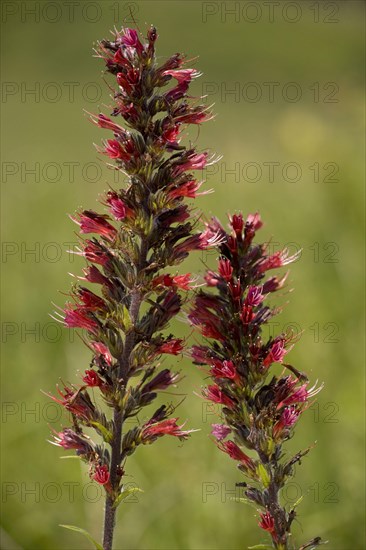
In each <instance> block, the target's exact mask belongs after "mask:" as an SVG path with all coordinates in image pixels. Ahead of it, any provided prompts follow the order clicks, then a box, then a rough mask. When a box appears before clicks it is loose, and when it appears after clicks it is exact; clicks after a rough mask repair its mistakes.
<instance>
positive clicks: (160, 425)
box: [141, 418, 194, 444]
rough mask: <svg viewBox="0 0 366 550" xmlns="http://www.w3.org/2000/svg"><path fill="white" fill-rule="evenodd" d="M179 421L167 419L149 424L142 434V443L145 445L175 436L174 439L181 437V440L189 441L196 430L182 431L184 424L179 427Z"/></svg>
mask: <svg viewBox="0 0 366 550" xmlns="http://www.w3.org/2000/svg"><path fill="white" fill-rule="evenodd" d="M177 420H178V418H167V419H166V420H162V421H161V422H154V423H152V424H150V422H151V421H150V422H148V423H147V424H145V426H144V428H143V429H142V432H141V438H142V442H143V443H144V444H146V443H152V442H153V441H155V440H156V439H157V438H158V437H161V436H163V435H173V436H174V437H179V439H187V437H188V436H189V434H190V433H191V432H193V431H194V430H182V428H183V426H184V424H182V426H178V425H177Z"/></svg>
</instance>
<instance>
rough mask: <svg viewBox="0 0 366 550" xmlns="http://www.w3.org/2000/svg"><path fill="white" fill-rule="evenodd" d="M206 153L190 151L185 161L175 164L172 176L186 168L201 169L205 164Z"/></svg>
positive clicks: (177, 174)
mask: <svg viewBox="0 0 366 550" xmlns="http://www.w3.org/2000/svg"><path fill="white" fill-rule="evenodd" d="M207 156H208V155H207V153H206V152H204V153H190V154H189V155H188V156H187V158H186V160H185V162H183V163H182V164H177V165H176V166H175V168H174V170H173V177H176V176H179V175H180V174H182V173H183V172H185V171H186V170H203V168H204V167H205V166H206V164H207Z"/></svg>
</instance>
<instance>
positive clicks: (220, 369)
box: [211, 361, 238, 380]
mask: <svg viewBox="0 0 366 550" xmlns="http://www.w3.org/2000/svg"><path fill="white" fill-rule="evenodd" d="M211 375H212V376H213V377H214V378H229V379H231V380H235V379H237V378H238V373H237V372H236V368H235V365H234V363H232V362H231V361H222V362H221V361H214V366H213V367H212V369H211Z"/></svg>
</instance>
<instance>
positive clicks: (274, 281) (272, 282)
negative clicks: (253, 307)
mask: <svg viewBox="0 0 366 550" xmlns="http://www.w3.org/2000/svg"><path fill="white" fill-rule="evenodd" d="M288 274H289V272H287V273H286V274H285V275H284V276H283V277H282V278H281V279H279V278H278V277H270V278H269V279H268V281H266V282H265V283H264V285H263V294H267V292H275V291H276V290H278V289H280V288H282V287H283V285H284V284H285V282H286V279H287V277H288Z"/></svg>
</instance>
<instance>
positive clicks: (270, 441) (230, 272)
mask: <svg viewBox="0 0 366 550" xmlns="http://www.w3.org/2000/svg"><path fill="white" fill-rule="evenodd" d="M244 219H245V218H244V217H243V215H242V214H234V215H232V216H230V218H229V221H230V225H229V231H228V232H226V231H225V229H224V228H223V227H222V225H221V224H220V222H219V221H218V220H216V219H213V220H212V222H211V223H208V224H206V227H207V229H206V231H207V233H206V234H207V235H210V237H209V238H210V239H213V240H214V241H215V242H216V246H217V250H218V253H219V259H218V268H217V271H212V270H209V271H207V273H206V276H205V280H206V283H207V288H206V289H205V288H200V289H199V290H198V291H197V292H196V295H195V299H194V304H193V307H192V308H191V310H190V313H189V315H188V318H189V320H190V322H191V324H192V325H193V326H194V327H195V328H196V329H197V330H198V331H200V333H201V334H202V335H203V336H204V337H205V340H206V342H205V345H195V346H193V347H192V349H191V355H192V358H193V361H194V362H195V363H196V364H198V365H207V366H208V367H209V375H210V377H211V379H212V381H213V383H209V384H208V385H207V386H206V387H204V388H203V390H202V395H203V397H204V398H205V399H208V400H209V401H212V402H214V403H217V404H219V405H221V406H222V411H221V414H220V421H221V422H220V423H218V424H214V425H213V430H212V435H213V436H214V438H215V440H216V445H217V447H218V448H219V449H220V450H221V451H223V452H224V453H226V454H227V455H229V456H230V457H231V458H232V459H234V460H235V461H236V462H237V463H238V468H239V470H240V471H241V472H243V474H244V475H245V476H247V477H248V478H249V479H250V480H252V481H253V482H255V483H256V485H257V487H248V488H247V489H246V490H245V495H246V497H247V498H248V499H249V500H251V501H252V502H254V503H255V504H256V505H257V506H260V508H261V510H262V511H261V513H260V521H259V526H260V527H261V528H262V529H264V530H265V531H267V532H268V533H269V534H270V535H271V537H272V542H273V545H274V548H277V549H278V550H279V549H281V550H288V549H289V548H290V546H289V538H290V536H291V532H290V530H291V521H292V519H293V517H292V516H291V512H288V511H287V510H286V508H285V507H282V506H281V505H280V504H279V492H280V490H281V489H282V488H283V486H284V485H285V483H286V481H287V479H288V478H290V477H291V475H292V474H293V464H294V463H295V462H299V460H300V458H301V456H303V455H304V454H306V453H307V451H305V452H304V453H302V454H301V453H300V454H299V455H296V456H295V457H294V458H293V459H292V460H291V461H290V462H287V463H286V462H284V459H283V457H284V451H283V445H284V443H285V442H286V441H287V440H288V439H289V438H290V437H291V436H292V435H293V430H294V427H295V426H296V425H297V422H298V420H299V418H300V416H301V414H302V412H303V411H304V410H305V409H306V408H307V407H308V406H309V400H310V399H311V398H312V397H314V396H315V395H316V394H317V393H318V392H319V391H320V389H321V387H318V388H317V387H316V386H313V387H312V388H310V389H308V382H307V379H306V377H305V376H304V375H303V374H302V373H300V372H298V371H296V369H295V368H294V367H292V366H291V365H287V364H286V363H284V360H285V357H286V358H287V354H288V353H289V352H290V350H291V348H292V344H291V340H292V336H291V334H278V335H277V336H275V337H271V338H269V339H267V340H265V339H264V337H263V326H264V325H265V324H266V323H267V322H268V320H269V319H271V318H272V317H273V316H274V315H276V314H277V313H278V311H279V309H278V308H273V307H271V306H270V305H267V304H266V301H267V298H268V296H269V295H270V294H271V293H273V292H276V291H278V290H279V289H281V288H282V287H283V285H284V283H285V280H286V277H287V274H286V275H285V276H284V277H282V278H277V277H275V276H273V277H270V278H266V272H267V271H268V270H270V269H275V268H279V267H282V266H285V265H287V264H288V263H290V262H294V261H295V260H297V258H298V257H299V253H298V254H295V255H293V256H290V255H289V253H288V251H287V250H283V251H280V252H275V253H274V254H271V255H268V254H267V250H268V247H267V245H266V244H254V243H253V241H254V238H255V236H256V233H257V231H258V230H259V229H260V228H261V227H262V225H263V223H262V220H261V218H260V216H259V214H258V213H255V214H250V215H249V216H247V218H246V221H244ZM279 364H280V365H282V369H286V368H287V369H289V371H290V372H291V374H290V375H288V376H285V375H284V372H283V371H282V374H280V375H278V374H274V373H272V372H271V370H272V368H276V367H275V366H276V365H277V368H278V365H279ZM293 375H296V377H294V376H293ZM229 434H230V435H231V437H232V439H229V440H226V437H227V436H228V435H229ZM244 449H245V451H244ZM247 451H248V452H247ZM244 485H245V486H247V485H246V484H245V483H244ZM319 540H320V539H319Z"/></svg>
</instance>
